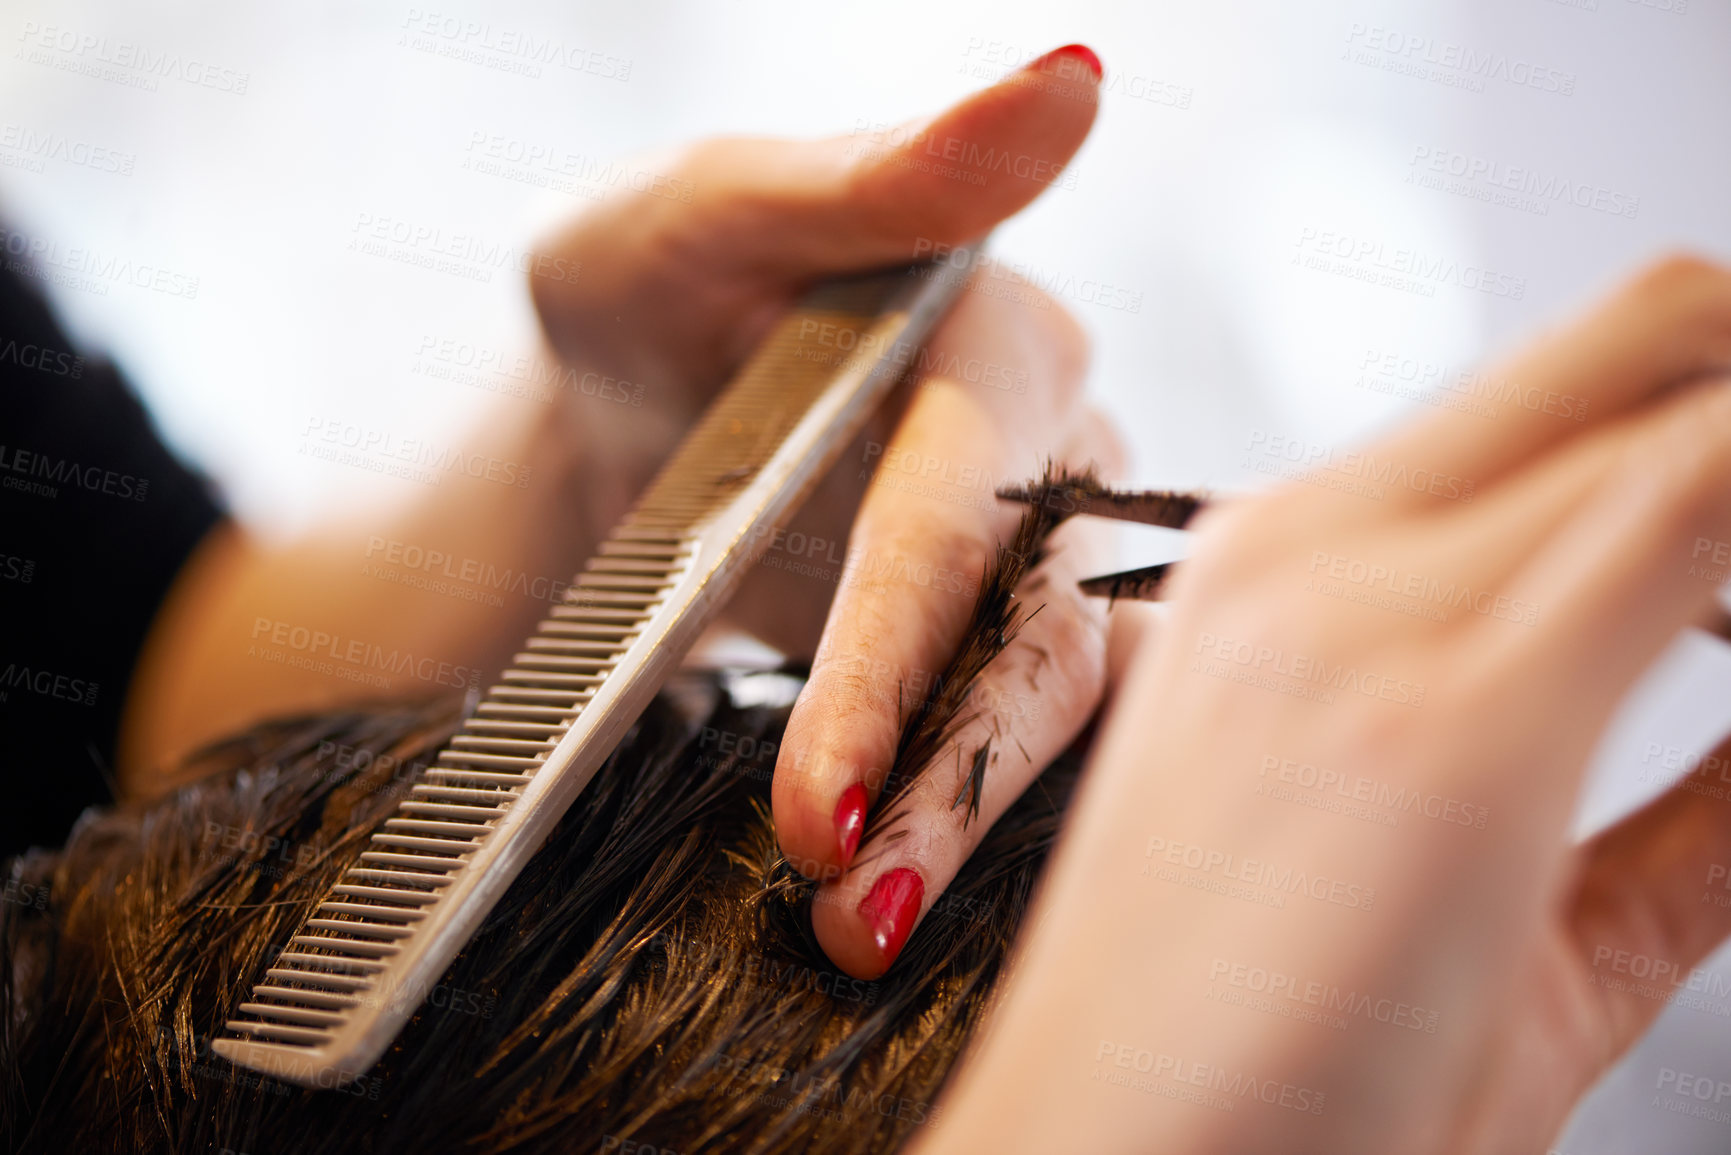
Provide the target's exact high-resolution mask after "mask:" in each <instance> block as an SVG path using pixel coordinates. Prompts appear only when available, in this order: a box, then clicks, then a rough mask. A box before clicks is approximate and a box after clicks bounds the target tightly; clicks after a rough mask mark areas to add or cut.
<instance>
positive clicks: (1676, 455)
mask: <svg viewBox="0 0 1731 1155" xmlns="http://www.w3.org/2000/svg"><path fill="white" fill-rule="evenodd" d="M1728 389H1731V387H1727V386H1724V385H1719V386H1714V387H1711V388H1710V389H1707V390H1703V391H1702V394H1701V395H1700V396H1698V397H1692V398H1689V399H1688V402H1687V403H1684V404H1681V405H1679V406H1678V407H1677V408H1676V410H1675V411H1674V412H1673V413H1672V414H1670V415H1668V417H1667V419H1666V420H1664V421H1663V422H1661V423H1660V424H1659V426H1658V427H1657V429H1656V430H1655V431H1654V433H1653V435H1652V438H1651V441H1650V442H1649V443H1648V444H1644V445H1641V446H1639V447H1638V448H1637V447H1634V446H1631V448H1630V450H1629V452H1628V453H1627V454H1626V455H1625V460H1624V462H1623V466H1624V469H1625V471H1626V472H1627V475H1629V476H1630V477H1631V478H1633V479H1636V480H1637V481H1638V480H1639V479H1642V478H1644V479H1646V480H1645V484H1648V485H1651V486H1653V487H1654V492H1655V493H1656V494H1657V497H1658V501H1657V504H1658V509H1659V512H1660V516H1661V517H1665V518H1666V519H1667V520H1671V521H1672V522H1673V528H1686V527H1687V526H1688V525H1690V524H1694V523H1695V522H1697V521H1698V520H1699V519H1700V518H1702V517H1704V516H1708V515H1711V514H1712V513H1714V512H1715V511H1717V510H1719V509H1721V508H1723V507H1724V506H1725V505H1726V498H1725V496H1724V493H1723V491H1724V489H1725V481H1726V461H1727V453H1728V451H1731V391H1728Z"/></svg>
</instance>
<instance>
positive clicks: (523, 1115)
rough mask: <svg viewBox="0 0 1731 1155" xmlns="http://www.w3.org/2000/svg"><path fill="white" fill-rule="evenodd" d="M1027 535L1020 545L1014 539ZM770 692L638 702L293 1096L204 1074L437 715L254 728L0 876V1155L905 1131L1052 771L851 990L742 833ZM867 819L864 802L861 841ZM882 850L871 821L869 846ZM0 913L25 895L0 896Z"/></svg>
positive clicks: (969, 656) (796, 1145)
mask: <svg viewBox="0 0 1731 1155" xmlns="http://www.w3.org/2000/svg"><path fill="white" fill-rule="evenodd" d="M1040 509H1041V506H1040V505H1036V506H1035V507H1033V509H1032V510H1030V512H1029V514H1028V518H1027V520H1026V521H1025V522H1024V532H1023V533H1022V534H1020V535H1018V538H1017V539H1016V541H1015V542H1013V543H1012V544H1011V546H1010V547H1009V548H1008V549H1007V550H1006V551H1001V552H1000V556H999V558H998V561H997V563H996V564H995V565H994V566H993V567H992V569H991V571H989V572H988V574H987V575H986V581H985V582H983V583H982V594H981V604H982V613H981V615H979V616H977V618H976V622H975V627H974V630H973V632H972V634H971V635H970V638H969V640H968V643H967V644H966V645H965V646H964V653H963V655H962V657H961V658H960V659H959V661H960V662H961V663H962V664H961V665H953V666H952V669H951V671H949V672H947V674H946V678H945V679H943V680H942V681H940V683H939V690H938V694H939V695H940V696H944V697H946V700H947V704H946V703H945V702H939V703H938V704H936V705H932V704H931V703H929V702H926V703H916V702H910V703H906V704H905V708H906V711H907V713H908V714H909V720H910V721H911V722H913V723H914V724H913V725H912V726H910V727H909V729H910V735H909V739H908V742H905V743H904V747H903V751H904V753H909V752H910V745H911V747H912V750H911V752H912V753H913V754H915V755H918V754H919V751H920V750H921V749H922V748H924V749H932V748H934V747H933V745H932V744H933V743H938V744H940V745H941V743H942V741H943V740H944V738H943V736H944V735H945V734H946V733H947V732H948V729H949V727H950V726H951V724H952V723H953V721H954V715H955V710H956V709H958V708H959V703H960V702H961V700H962V699H961V697H959V696H958V693H959V691H961V690H963V689H965V687H966V684H967V683H968V682H969V681H971V679H972V677H973V676H974V675H975V674H977V673H978V672H979V670H980V669H983V668H984V666H985V664H986V662H988V661H989V660H990V657H991V656H992V655H995V654H996V653H997V652H998V650H1000V649H1001V648H1002V646H1003V644H1004V642H1005V641H1006V640H1007V638H1008V636H1009V635H1010V634H1013V632H1014V626H1015V623H1016V622H1018V621H1020V620H1025V615H1024V612H1023V611H1022V610H1020V609H1018V608H1016V607H1015V605H1014V598H1013V596H1012V595H1011V591H1012V590H1014V589H1015V587H1016V585H1017V583H1019V582H1020V581H1021V578H1022V577H1023V576H1024V575H1025V574H1026V573H1027V572H1028V571H1029V570H1030V569H1031V568H1032V567H1034V566H1036V565H1037V564H1038V561H1039V557H1040V550H1041V547H1042V542H1043V540H1044V536H1045V532H1046V531H1047V530H1049V529H1050V528H1051V526H1052V525H1054V524H1056V521H1057V520H1060V519H1059V518H1057V517H1055V516H1053V515H1052V514H1051V512H1050V511H1049V510H1048V511H1047V512H1046V513H1044V514H1042V513H1040V512H1039V510H1040ZM1030 525H1032V526H1033V527H1034V528H1033V529H1029V528H1028V527H1029V526H1030ZM799 684H800V683H799V680H798V679H797V677H795V676H792V675H790V674H787V673H767V674H766V673H756V674H731V675H730V674H721V673H708V674H684V675H681V676H680V677H679V678H677V679H675V680H674V681H673V682H672V683H670V684H669V685H668V686H667V687H666V688H665V689H664V690H663V692H662V693H661V695H660V696H659V697H658V698H657V699H656V700H655V702H654V703H653V704H652V705H651V707H650V709H649V710H648V711H647V712H646V713H645V714H644V716H643V718H642V719H641V720H640V721H639V722H638V724H637V725H636V726H635V727H633V729H632V730H631V732H630V733H629V735H628V736H627V737H626V739H625V741H624V742H623V743H621V745H620V747H619V748H618V749H617V750H616V751H615V752H614V754H613V756H612V757H611V758H610V759H609V761H608V762H607V764H606V765H605V766H604V767H603V768H602V770H601V771H600V772H599V773H598V774H597V775H596V777H595V779H594V780H593V782H591V784H590V785H589V787H588V788H587V790H585V792H584V793H583V795H582V796H581V797H580V798H579V800H578V802H577V804H576V805H574V806H573V807H572V809H571V811H570V813H568V814H567V815H566V816H565V818H564V820H563V821H562V822H561V824H560V826H559V827H558V829H557V831H556V833H555V834H554V836H553V837H552V838H550V839H549V840H548V842H547V844H546V846H544V847H543V848H542V849H541V851H540V852H539V853H538V854H536V855H535V857H534V859H533V860H532V861H531V863H530V864H529V866H528V867H527V868H526V869H525V871H524V872H523V874H522V876H521V877H519V878H518V880H517V881H516V883H515V884H514V885H513V886H512V887H511V889H510V891H509V892H508V893H507V895H506V897H505V898H504V899H503V900H502V901H501V902H500V904H499V906H498V907H497V908H496V909H495V910H494V911H493V913H492V915H491V916H490V917H489V919H488V920H487V922H486V924H485V925H484V927H483V929H482V930H481V931H480V933H479V934H478V935H477V936H476V938H475V939H474V941H473V942H471V943H470V944H469V946H468V948H467V949H466V950H465V951H464V952H463V953H462V954H461V955H460V956H459V957H458V958H457V960H456V961H455V962H454V963H453V964H452V965H451V967H450V969H449V970H448V972H447V973H446V974H445V976H444V978H443V980H442V981H441V983H440V985H439V987H437V988H435V989H434V990H432V991H428V992H417V993H418V994H424V1002H423V1003H422V1005H421V1007H420V1010H419V1011H418V1013H417V1014H416V1015H415V1016H414V1018H413V1019H412V1020H411V1021H410V1023H409V1025H408V1026H407V1027H406V1028H405V1030H404V1031H403V1033H402V1035H401V1036H400V1037H399V1039H398V1040H397V1042H396V1044H395V1045H394V1046H393V1047H392V1048H391V1050H389V1051H388V1052H387V1053H386V1055H385V1057H384V1058H383V1059H382V1060H381V1061H380V1062H379V1063H378V1064H377V1065H376V1066H375V1067H374V1068H373V1069H372V1070H370V1071H368V1072H366V1073H365V1074H363V1075H361V1076H359V1077H358V1078H356V1079H354V1080H352V1081H349V1082H347V1083H345V1084H343V1085H341V1086H334V1087H332V1088H329V1089H325V1090H319V1091H308V1090H303V1089H301V1088H298V1087H289V1086H286V1085H283V1084H279V1083H273V1082H271V1081H270V1080H268V1079H263V1078H261V1077H260V1076H257V1075H255V1074H253V1073H252V1072H250V1071H246V1070H243V1069H240V1068H237V1067H234V1066H231V1065H229V1064H228V1063H226V1062H224V1061H223V1060H222V1059H220V1058H219V1057H217V1056H215V1055H214V1054H213V1053H212V1052H211V1050H210V1045H209V1044H210V1038H211V1036H212V1035H213V1034H216V1033H219V1032H220V1030H221V1026H222V1024H223V1022H224V1021H225V1020H226V1019H227V1018H228V1017H229V1016H230V1015H231V1014H232V1012H233V1008H234V1006H235V1005H236V1004H237V1003H238V1002H240V1001H242V1000H243V999H244V998H246V997H247V994H246V992H247V991H248V990H249V989H250V985H251V983H252V982H253V981H254V980H256V978H257V977H258V976H259V975H260V974H262V973H263V971H264V969H265V968H266V967H267V966H268V965H269V964H270V961H271V959H272V958H274V956H275V955H276V953H277V952H278V951H279V950H280V949H281V947H282V945H283V943H284V942H285V941H286V940H287V938H288V936H289V935H291V934H293V933H294V932H295V930H296V929H297V928H298V927H299V925H300V923H301V921H302V920H303V919H304V918H305V917H306V916H307V913H308V911H309V910H310V909H311V907H312V906H313V905H314V904H316V902H317V901H318V900H319V898H321V897H322V896H323V893H324V891H325V890H326V888H328V887H329V886H330V885H331V884H332V883H333V882H334V881H335V880H336V878H337V876H338V875H339V874H340V873H341V872H342V871H343V870H344V869H345V868H346V867H347V866H348V865H349V864H350V863H351V862H352V861H353V860H354V859H355V857H356V856H357V855H358V854H359V853H360V852H361V850H362V849H363V844H364V842H365V839H366V836H367V834H368V832H369V831H370V830H371V828H372V827H373V826H374V825H376V824H377V823H378V822H379V821H381V820H382V819H383V818H384V817H385V816H386V814H387V813H388V811H389V810H390V809H391V808H392V807H393V805H394V804H395V802H396V801H397V799H398V797H399V796H400V795H401V794H402V792H403V791H404V790H406V789H407V787H408V786H409V785H410V784H411V782H412V779H413V777H414V774H415V771H416V770H417V769H418V768H419V767H420V766H421V765H425V764H426V763H427V762H429V761H430V760H431V758H432V756H433V755H434V753H436V751H437V750H438V748H439V746H440V745H441V744H442V743H443V742H444V741H445V740H446V739H447V738H448V737H449V736H450V734H451V732H452V731H453V729H454V728H455V726H456V724H457V722H458V712H457V708H458V707H457V703H455V702H452V701H447V700H441V701H430V702H422V703H410V704H407V705H393V706H380V707H375V708H371V709H366V710H357V711H354V712H351V713H346V714H340V715H335V716H326V717H317V718H304V719H297V720H290V721H283V722H277V723H272V724H269V725H265V726H262V727H259V728H257V729H255V730H253V731H252V732H250V733H248V734H245V735H243V736H241V737H238V738H235V739H233V740H231V741H228V742H225V743H222V744H220V745H218V746H216V747H213V748H212V749H210V750H208V751H206V752H204V753H203V754H202V755H201V756H200V757H199V759H198V760H197V762H198V765H197V767H196V769H197V770H198V771H199V772H200V773H201V775H202V776H201V777H200V778H199V779H198V780H197V781H196V782H195V783H194V784H192V785H190V786H188V787H186V788H184V789H182V790H180V791H178V792H176V793H174V794H173V795H170V796H169V797H167V798H164V799H162V800H160V801H158V802H155V803H153V804H150V805H144V806H131V807H122V808H119V809H114V810H108V811H101V812H95V811H93V812H90V813H87V814H86V815H85V816H84V818H83V819H81V820H80V822H79V823H78V825H77V826H76V827H75V828H74V830H73V832H72V834H71V836H70V838H69V840H68V842H67V844H66V846H65V848H64V849H62V850H61V851H58V852H55V853H47V852H33V853H32V854H30V855H27V856H24V857H22V858H19V859H15V860H13V861H12V862H11V863H10V864H9V867H8V871H9V873H8V882H7V889H6V897H7V898H8V900H9V901H7V902H4V903H0V1007H3V1009H4V1012H5V1013H4V1015H3V1016H0V1070H4V1072H5V1079H4V1082H3V1083H0V1140H3V1141H4V1145H5V1146H6V1148H7V1149H8V1150H12V1151H44V1152H60V1151H72V1150H76V1151H104V1150H109V1151H124V1152H149V1151H224V1150H226V1151H231V1152H245V1153H247V1155H282V1153H288V1152H294V1153H295V1155H315V1153H318V1152H386V1151H421V1150H428V1151H474V1152H504V1151H512V1152H537V1151H547V1152H570V1151H618V1152H621V1153H625V1152H644V1153H645V1155H648V1153H653V1152H662V1151H666V1152H679V1153H681V1155H695V1153H696V1152H711V1151H750V1152H790V1153H791V1152H866V1151H886V1150H893V1149H895V1148H896V1147H897V1146H899V1145H900V1144H901V1143H902V1142H903V1141H904V1140H905V1139H906V1138H907V1137H908V1136H909V1135H910V1134H912V1133H913V1132H914V1131H915V1130H916V1129H917V1128H920V1127H934V1126H935V1127H941V1126H942V1125H943V1120H942V1117H941V1112H940V1110H939V1109H938V1108H937V1106H936V1105H935V1102H936V1099H937V1096H938V1092H939V1090H940V1088H941V1087H942V1085H943V1083H944V1080H945V1077H946V1075H947V1074H948V1072H949V1070H950V1068H951V1066H952V1064H953V1063H954V1062H955V1061H956V1060H957V1058H958V1057H959V1056H960V1054H961V1052H962V1049H963V1048H964V1047H965V1045H966V1043H967V1041H968V1038H969V1036H970V1035H971V1033H972V1032H973V1030H974V1028H975V1027H976V1025H977V1024H978V1022H979V1020H980V1018H981V1016H982V1015H983V1014H984V1012H985V1009H986V1006H987V1002H988V998H989V995H990V993H991V990H992V987H993V984H994V983H995V982H996V980H997V977H998V973H999V969H1000V966H1001V964H1002V962H1003V960H1004V958H1005V954H1006V951H1007V949H1008V947H1009V944H1010V942H1011V939H1012V937H1013V936H1014V934H1015V931H1016V928H1017V924H1018V922H1019V919H1020V916H1021V914H1022V911H1023V909H1024V908H1025V906H1026V904H1027V902H1028V899H1029V896H1030V894H1031V891H1032V888H1033V886H1034V883H1035V879H1036V876H1037V874H1038V871H1039V868H1040V866H1041V863H1042V861H1043V859H1044V856H1045V854H1046V851H1047V849H1048V848H1049V846H1050V844H1051V842H1052V840H1053V838H1054V837H1055V835H1056V831H1057V826H1058V820H1059V816H1060V815H1061V813H1062V810H1063V807H1064V804H1065V801H1066V799H1067V798H1068V795H1069V792H1070V789H1071V787H1072V785H1073V783H1074V780H1075V763H1076V759H1075V758H1073V757H1071V758H1066V759H1064V760H1062V761H1061V762H1060V764H1059V765H1058V766H1056V767H1054V768H1053V769H1052V770H1050V771H1048V772H1047V774H1046V775H1045V776H1044V777H1043V778H1042V779H1041V780H1040V786H1039V788H1038V789H1034V790H1030V791H1028V792H1027V793H1026V794H1024V795H1023V797H1022V798H1021V799H1020V800H1019V801H1018V802H1017V803H1016V804H1015V806H1014V807H1012V809H1011V810H1010V811H1009V812H1008V813H1007V814H1006V815H1005V816H1004V817H1003V818H1002V819H1000V821H999V822H998V823H997V824H996V825H995V826H994V827H993V828H992V829H991V831H990V832H989V833H988V834H987V835H986V837H985V841H984V842H983V843H982V845H981V846H980V847H979V849H978V850H977V851H976V852H975V854H974V855H973V857H972V858H971V859H970V860H969V861H968V863H967V864H966V866H964V867H963V869H962V871H961V873H960V874H958V875H957V877H956V879H955V880H954V882H952V883H951V885H950V887H949V888H948V889H947V890H946V892H945V894H944V895H943V896H942V897H941V898H940V899H939V900H938V901H937V903H936V905H935V906H934V907H933V909H932V910H931V911H930V912H929V913H928V915H927V917H926V918H925V920H924V921H923V922H922V923H921V924H920V926H919V927H918V928H917V930H916V931H915V933H914V935H913V936H912V938H911V939H910V940H909V942H908V944H907V946H906V947H905V948H904V950H903V952H902V954H901V956H900V957H899V958H898V960H897V963H896V965H895V968H894V969H893V970H892V971H891V972H890V973H889V974H888V975H886V976H885V977H884V978H882V979H880V980H877V981H876V982H865V981H862V980H858V979H854V978H850V977H848V976H846V975H841V974H838V973H836V972H835V971H834V969H833V968H832V967H831V965H830V964H829V962H828V961H827V960H826V959H825V958H824V956H823V954H822V952H821V951H820V950H819V949H818V948H817V946H816V945H815V943H814V942H813V940H812V938H811V934H810V930H809V927H810V912H809V909H808V904H809V902H810V901H811V897H812V892H813V888H812V885H811V884H810V883H809V882H807V881H805V880H804V879H802V878H800V877H799V876H798V875H797V874H796V873H794V872H793V871H792V870H791V869H790V868H789V867H788V866H787V864H786V863H785V862H783V861H782V859H781V857H780V855H779V853H778V852H777V850H776V840H775V836H774V831H773V829H772V827H771V824H770V820H769V813H768V805H767V799H768V788H769V778H770V774H771V771H772V769H773V766H774V746H775V744H776V743H778V742H779V741H780V735H781V731H782V728H783V727H784V726H785V723H786V720H787V713H788V708H789V705H790V704H791V700H792V694H791V692H790V690H791V689H792V688H796V687H797V686H798V685H799ZM893 809H894V807H893V806H890V807H887V808H886V807H880V813H883V814H885V815H886V818H887V817H889V814H890V813H891V812H893ZM881 826H882V820H880V823H879V828H881ZM21 896H28V897H27V898H25V897H21Z"/></svg>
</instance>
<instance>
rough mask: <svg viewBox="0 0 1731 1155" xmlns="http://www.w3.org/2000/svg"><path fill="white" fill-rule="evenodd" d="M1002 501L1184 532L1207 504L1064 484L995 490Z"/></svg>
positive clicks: (1174, 495)
mask: <svg viewBox="0 0 1731 1155" xmlns="http://www.w3.org/2000/svg"><path fill="white" fill-rule="evenodd" d="M998 496H999V497H1000V498H1002V499H1003V500H1004V501H1019V502H1021V503H1022V504H1023V505H1039V504H1044V505H1046V506H1048V507H1049V508H1051V509H1053V510H1055V511H1057V512H1059V513H1062V514H1064V515H1065V516H1066V517H1068V516H1072V515H1075V514H1090V515H1092V516H1094V517H1110V518H1116V519H1117V520H1119V521H1133V522H1138V523H1140V524H1142V525H1158V526H1164V527H1166V528H1167V529H1183V528H1184V527H1185V526H1186V525H1187V524H1189V522H1190V519H1191V518H1192V517H1194V516H1195V515H1196V511H1197V510H1199V509H1201V508H1202V507H1203V506H1204V505H1206V504H1207V502H1208V496H1207V495H1206V494H1202V493H1180V492H1175V491H1172V490H1166V489H1126V490H1115V489H1109V488H1107V487H1106V486H1104V485H1089V484H1086V483H1084V482H1066V483H1064V484H1062V485H1053V486H1046V487H1030V486H1026V485H1006V486H1004V487H1003V488H1002V489H1000V490H998Z"/></svg>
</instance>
